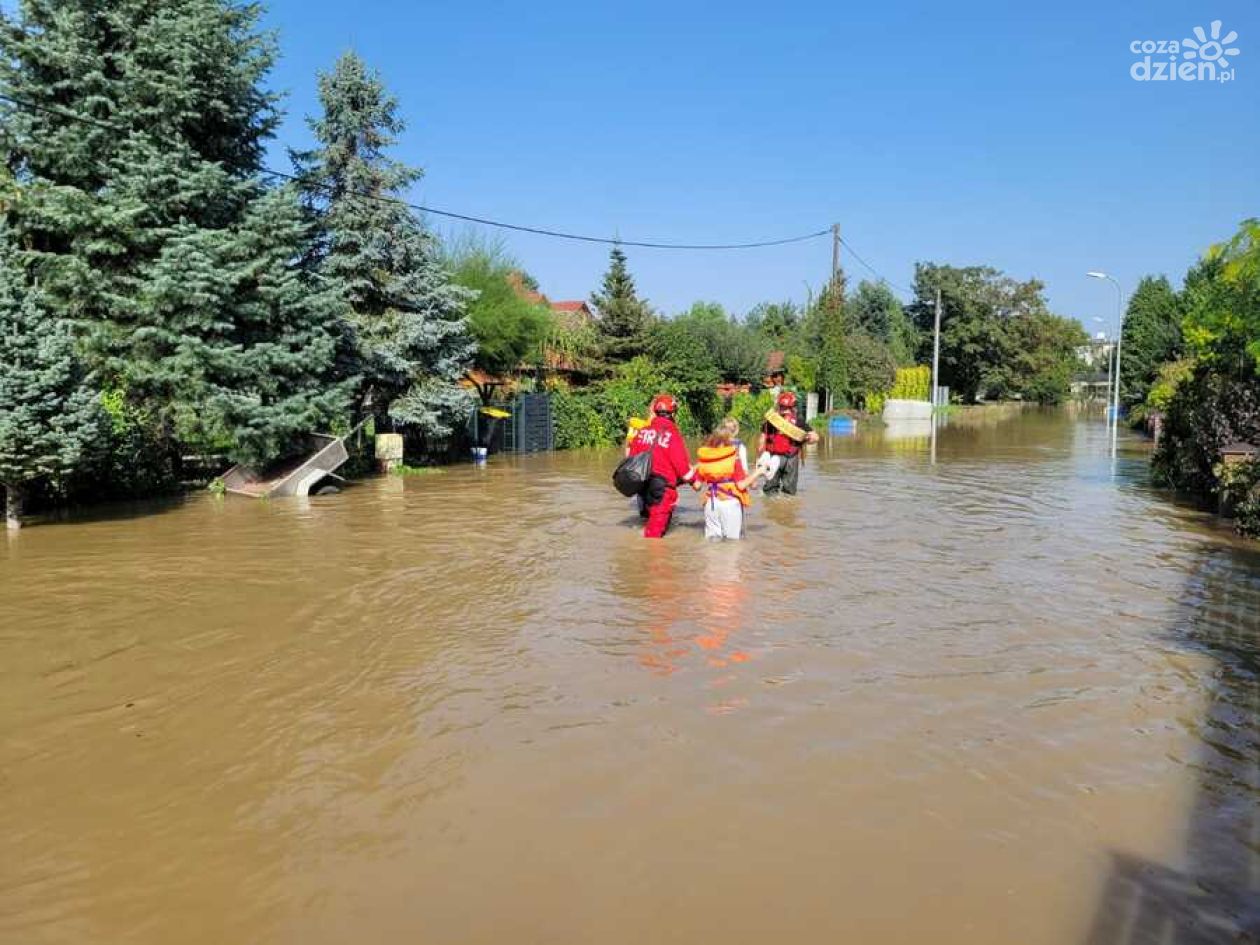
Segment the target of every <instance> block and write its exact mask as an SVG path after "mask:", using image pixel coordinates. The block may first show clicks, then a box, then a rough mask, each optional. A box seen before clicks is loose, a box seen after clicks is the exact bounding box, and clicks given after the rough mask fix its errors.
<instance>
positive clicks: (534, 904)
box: [0, 411, 1260, 945]
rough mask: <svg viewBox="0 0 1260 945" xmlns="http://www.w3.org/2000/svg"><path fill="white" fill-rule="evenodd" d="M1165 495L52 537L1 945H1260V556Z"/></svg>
mask: <svg viewBox="0 0 1260 945" xmlns="http://www.w3.org/2000/svg"><path fill="white" fill-rule="evenodd" d="M1146 449H1147V447H1146V446H1145V445H1144V444H1143V443H1142V442H1140V441H1138V440H1136V439H1127V440H1125V441H1123V442H1122V450H1121V456H1120V458H1119V460H1118V462H1117V463H1116V464H1115V465H1113V463H1112V461H1111V460H1110V459H1109V457H1108V455H1107V436H1106V431H1105V429H1104V426H1103V424H1102V423H1101V422H1098V421H1092V422H1091V421H1085V420H1075V419H1073V418H1072V417H1070V416H1068V415H1067V414H1066V413H1040V412H1034V411H1029V412H1026V413H1025V414H1023V415H1019V416H1014V417H1012V416H1009V415H1005V414H1001V413H981V414H979V415H978V416H974V417H971V416H968V417H963V418H961V419H956V418H952V419H951V422H950V424H949V426H948V427H947V428H946V429H943V430H942V431H941V433H940V436H939V438H938V443H937V462H936V464H935V465H932V464H931V462H930V447H929V445H928V442H927V440H925V439H923V438H921V437H914V436H910V437H899V436H893V435H890V434H888V433H886V432H882V431H877V430H872V431H870V432H863V433H861V434H860V435H859V436H857V437H853V438H845V439H840V438H835V439H829V440H827V441H825V442H824V443H823V445H822V446H821V447H820V449H819V450H818V451H817V452H816V454H815V455H814V456H813V457H811V459H810V461H809V463H808V464H807V467H806V472H805V475H804V479H803V487H802V493H801V495H800V496H799V497H797V498H796V499H778V500H773V501H759V502H758V503H757V504H756V505H755V507H754V510H753V513H752V518H751V523H750V527H749V530H748V540H747V541H746V542H744V543H743V544H742V545H741V544H728V545H725V546H709V545H706V544H704V543H703V541H702V539H701V537H700V536H701V530H702V521H701V516H700V514H699V510H698V508H697V506H696V503H695V502H694V501H687V500H684V503H683V513H682V514H681V516H680V517H679V519H678V520H677V522H676V527H675V530H674V531H673V532H672V533H671V534H670V535H669V537H668V538H667V539H666V540H665V541H664V542H659V543H649V542H645V541H643V540H642V539H640V538H639V536H638V534H637V531H636V528H635V522H634V519H633V517H632V516H631V515H630V513H629V509H628V508H627V506H626V504H625V502H624V501H623V500H621V499H620V498H619V497H617V496H616V495H615V493H614V492H613V491H612V489H611V487H610V485H609V483H608V473H609V470H610V467H611V465H612V463H613V458H612V456H611V454H607V453H602V454H563V453H560V454H554V455H543V456H534V457H528V458H522V459H502V458H495V459H494V460H493V461H492V462H491V464H490V466H489V468H487V469H484V470H478V469H474V468H472V467H461V468H455V469H451V470H449V471H448V472H446V473H445V474H443V475H435V476H428V477H421V478H414V479H405V480H404V479H398V478H391V479H385V480H380V481H373V482H368V483H366V484H363V485H360V486H357V487H355V488H352V489H350V490H348V491H347V492H345V493H343V494H341V495H336V496H327V497H320V498H315V499H311V500H309V501H301V500H283V501H274V502H270V503H261V502H254V501H248V500H243V499H235V498H229V499H228V500H226V501H222V500H217V499H214V498H212V497H210V496H197V497H193V498H190V499H188V500H186V501H184V502H181V503H175V504H168V505H153V506H147V507H143V508H130V509H112V510H109V511H108V512H105V513H99V512H98V513H96V514H95V515H94V516H91V517H80V518H76V519H72V520H70V521H67V522H64V523H61V524H56V525H48V526H37V527H32V528H30V529H27V530H26V531H25V532H24V533H22V534H20V535H19V536H18V537H17V538H16V539H12V540H8V541H0V942H3V943H5V945H9V943H13V945H51V943H56V945H61V943H67V945H69V943H73V945H85V943H111V945H115V943H117V945H170V943H183V945H201V943H205V945H211V943H213V945H224V943H233V945H236V943H294V945H297V943H301V945H322V943H338V945H340V943H347V942H382V943H384V942H399V943H402V942H407V943H425V945H434V943H437V945H444V943H487V945H489V943H496V945H498V943H505V942H511V943H613V945H620V943H625V945H640V943H644V942H664V943H705V945H707V943H714V942H721V943H722V945H742V943H750V945H751V943H757V945H764V943H767V942H802V943H805V942H810V943H812V942H853V943H864V945H871V943H912V942H913V943H919V942H924V943H928V942H930V943H960V945H962V943H966V945H989V943H993V945H998V943H1001V945H1038V943H1045V945H1064V943H1068V945H1076V943H1079V945H1119V943H1138V942H1160V943H1173V942H1176V943H1208V942H1238V941H1244V942H1245V941H1254V940H1255V939H1256V937H1257V935H1260V932H1258V931H1257V930H1258V929H1260V919H1258V918H1257V909H1258V908H1260V809H1258V808H1260V553H1258V552H1257V550H1256V547H1255V546H1248V545H1245V544H1243V543H1241V542H1239V541H1236V540H1234V539H1233V538H1231V537H1230V535H1229V533H1228V532H1227V531H1226V530H1225V529H1223V528H1222V527H1220V526H1219V525H1217V524H1216V523H1215V522H1214V520H1213V519H1211V518H1210V517H1208V516H1205V515H1203V514H1201V513H1199V512H1196V511H1194V510H1192V509H1187V508H1183V507H1179V506H1177V505H1174V504H1172V503H1170V502H1169V501H1168V500H1167V498H1166V497H1165V496H1163V495H1161V494H1159V493H1156V492H1154V491H1152V490H1151V489H1150V488H1149V486H1148V484H1147V480H1146V459H1147V454H1146ZM689 498H690V497H688V499H689Z"/></svg>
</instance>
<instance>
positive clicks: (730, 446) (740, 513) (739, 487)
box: [691, 421, 760, 541]
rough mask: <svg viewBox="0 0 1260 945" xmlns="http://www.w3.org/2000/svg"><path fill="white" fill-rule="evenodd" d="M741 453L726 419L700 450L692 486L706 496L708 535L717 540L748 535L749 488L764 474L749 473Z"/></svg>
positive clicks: (706, 533)
mask: <svg viewBox="0 0 1260 945" xmlns="http://www.w3.org/2000/svg"><path fill="white" fill-rule="evenodd" d="M735 429H738V426H736V427H735ZM740 452H741V450H740V447H739V445H737V444H736V443H735V441H734V437H733V436H732V435H731V425H730V424H728V423H727V422H726V421H723V422H722V423H721V424H720V425H719V426H718V428H717V430H715V431H714V432H713V434H712V435H711V436H710V437H709V438H708V439H707V440H705V441H704V446H702V447H700V449H698V450H697V451H696V466H695V473H696V474H695V478H694V479H693V480H692V483H691V485H692V488H693V489H695V490H696V491H697V492H699V493H700V494H701V495H702V496H703V498H704V537H705V538H708V539H710V540H713V541H721V540H722V539H729V540H732V541H735V540H738V539H740V538H743V537H744V509H745V508H746V507H747V506H748V503H749V498H748V490H749V489H750V488H752V486H753V485H754V484H755V483H756V481H757V478H758V476H759V475H760V474H759V473H752V474H751V475H750V474H749V472H748V470H747V468H745V466H744V460H742V459H741V458H740Z"/></svg>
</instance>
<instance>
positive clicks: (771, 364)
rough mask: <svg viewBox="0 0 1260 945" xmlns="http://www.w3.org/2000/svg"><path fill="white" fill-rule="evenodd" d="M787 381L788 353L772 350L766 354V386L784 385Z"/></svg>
mask: <svg viewBox="0 0 1260 945" xmlns="http://www.w3.org/2000/svg"><path fill="white" fill-rule="evenodd" d="M786 381H787V355H786V354H784V353H783V352H782V351H771V352H770V353H769V354H768V355H766V376H765V380H764V381H763V384H764V386H766V387H782V386H783V384H784V383H785V382H786Z"/></svg>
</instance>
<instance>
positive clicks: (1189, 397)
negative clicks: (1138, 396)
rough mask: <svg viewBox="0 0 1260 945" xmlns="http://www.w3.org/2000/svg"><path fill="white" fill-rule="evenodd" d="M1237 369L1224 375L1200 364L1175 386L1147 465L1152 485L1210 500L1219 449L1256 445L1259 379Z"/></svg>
mask: <svg viewBox="0 0 1260 945" xmlns="http://www.w3.org/2000/svg"><path fill="white" fill-rule="evenodd" d="M1239 367H1240V365H1238V364H1237V363H1236V364H1235V365H1234V366H1233V369H1231V370H1228V371H1225V370H1221V365H1213V364H1210V363H1206V362H1203V363H1200V364H1198V366H1197V367H1196V368H1195V370H1194V373H1193V374H1192V375H1191V377H1190V378H1189V380H1186V381H1183V382H1182V383H1181V384H1180V385H1179V386H1178V387H1177V390H1176V393H1175V394H1174V395H1173V398H1172V401H1171V403H1169V405H1168V411H1167V413H1166V414H1165V417H1164V432H1163V435H1162V436H1161V437H1160V441H1159V446H1158V447H1157V448H1156V450H1155V455H1154V457H1153V460H1152V471H1153V473H1154V476H1155V479H1156V481H1158V482H1160V483H1161V484H1163V485H1167V486H1171V487H1173V488H1174V489H1178V490H1181V491H1183V492H1188V493H1192V494H1195V495H1200V496H1211V495H1214V494H1216V491H1217V475H1218V472H1219V470H1218V468H1217V467H1218V464H1219V463H1220V461H1221V448H1222V447H1224V446H1227V445H1228V444H1230V443H1234V442H1238V441H1241V442H1245V443H1255V444H1260V375H1257V374H1256V372H1255V371H1254V370H1251V369H1250V368H1247V369H1243V370H1240V369H1239Z"/></svg>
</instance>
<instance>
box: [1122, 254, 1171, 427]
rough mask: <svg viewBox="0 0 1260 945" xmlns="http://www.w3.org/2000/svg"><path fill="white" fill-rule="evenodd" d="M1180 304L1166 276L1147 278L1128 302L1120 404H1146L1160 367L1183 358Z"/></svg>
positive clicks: (1125, 318) (1140, 283)
mask: <svg viewBox="0 0 1260 945" xmlns="http://www.w3.org/2000/svg"><path fill="white" fill-rule="evenodd" d="M1181 304H1182V303H1181V300H1180V299H1179V298H1178V297H1177V293H1176V292H1175V291H1174V290H1173V287H1172V285H1171V284H1169V282H1168V279H1167V278H1166V277H1165V276H1158V277H1156V276H1146V277H1145V278H1144V279H1142V281H1141V282H1139V283H1138V285H1137V288H1136V289H1135V290H1134V291H1133V295H1132V296H1131V297H1130V298H1129V306H1128V309H1127V310H1126V312H1125V315H1124V342H1123V345H1122V347H1121V354H1120V391H1121V400H1122V401H1123V403H1124V404H1126V405H1127V406H1129V407H1133V406H1135V405H1137V404H1141V403H1143V402H1144V401H1145V400H1146V395H1147V394H1148V393H1149V392H1150V389H1151V385H1152V384H1153V383H1154V381H1155V377H1156V374H1157V373H1158V372H1159V366H1160V365H1161V364H1163V363H1164V362H1165V361H1173V360H1175V359H1176V358H1177V357H1178V356H1179V355H1180V352H1181V317H1182V308H1181Z"/></svg>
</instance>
